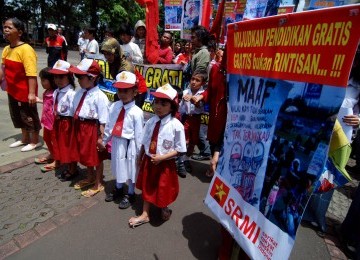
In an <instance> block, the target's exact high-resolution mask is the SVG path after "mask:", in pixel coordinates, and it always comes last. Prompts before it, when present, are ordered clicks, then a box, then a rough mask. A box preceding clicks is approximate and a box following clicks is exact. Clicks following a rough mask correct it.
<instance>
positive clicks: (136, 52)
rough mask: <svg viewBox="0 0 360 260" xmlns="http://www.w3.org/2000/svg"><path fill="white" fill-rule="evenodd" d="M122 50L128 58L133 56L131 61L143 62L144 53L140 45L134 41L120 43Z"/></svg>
mask: <svg viewBox="0 0 360 260" xmlns="http://www.w3.org/2000/svg"><path fill="white" fill-rule="evenodd" d="M120 47H121V50H122V51H123V54H124V56H125V57H126V59H128V58H129V57H130V58H131V62H134V63H138V64H142V63H143V55H142V53H141V50H140V48H139V45H137V44H136V43H133V42H129V43H127V44H122V45H120Z"/></svg>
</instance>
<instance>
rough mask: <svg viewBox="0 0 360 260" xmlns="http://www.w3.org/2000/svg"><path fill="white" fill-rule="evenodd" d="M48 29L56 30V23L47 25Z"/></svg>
mask: <svg viewBox="0 0 360 260" xmlns="http://www.w3.org/2000/svg"><path fill="white" fill-rule="evenodd" d="M47 29H48V30H49V29H51V30H54V31H56V25H55V24H53V23H49V24H48V25H47Z"/></svg>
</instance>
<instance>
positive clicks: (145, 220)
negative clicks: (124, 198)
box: [129, 216, 150, 228]
mask: <svg viewBox="0 0 360 260" xmlns="http://www.w3.org/2000/svg"><path fill="white" fill-rule="evenodd" d="M149 222H150V219H149V218H143V219H141V216H137V217H132V218H131V219H130V220H129V226H130V227H131V228H136V227H138V226H141V225H142V224H146V223H149Z"/></svg>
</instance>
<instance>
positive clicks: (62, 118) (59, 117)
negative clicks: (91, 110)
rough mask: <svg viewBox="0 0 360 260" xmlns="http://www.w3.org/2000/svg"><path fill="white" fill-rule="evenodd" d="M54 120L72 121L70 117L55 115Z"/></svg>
mask: <svg viewBox="0 0 360 260" xmlns="http://www.w3.org/2000/svg"><path fill="white" fill-rule="evenodd" d="M56 119H61V120H64V119H67V120H71V119H72V116H62V115H57V116H56Z"/></svg>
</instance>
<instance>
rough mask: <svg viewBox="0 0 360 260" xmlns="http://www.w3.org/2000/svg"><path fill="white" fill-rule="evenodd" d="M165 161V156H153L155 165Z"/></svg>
mask: <svg viewBox="0 0 360 260" xmlns="http://www.w3.org/2000/svg"><path fill="white" fill-rule="evenodd" d="M162 160H163V156H162V155H159V154H152V155H151V162H152V163H153V164H155V165H158V164H159V163H161V161H162Z"/></svg>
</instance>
